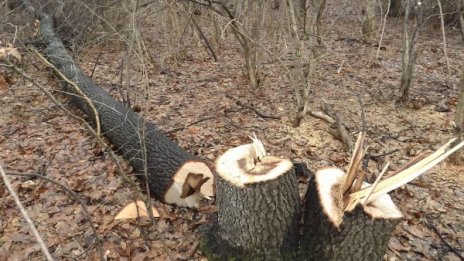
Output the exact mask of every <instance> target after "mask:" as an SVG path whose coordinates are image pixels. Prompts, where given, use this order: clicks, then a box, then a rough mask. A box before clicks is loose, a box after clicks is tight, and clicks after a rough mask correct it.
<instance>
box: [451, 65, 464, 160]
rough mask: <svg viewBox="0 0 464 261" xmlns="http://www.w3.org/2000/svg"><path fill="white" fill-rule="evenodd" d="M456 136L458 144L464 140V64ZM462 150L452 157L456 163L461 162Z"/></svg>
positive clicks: (460, 84)
mask: <svg viewBox="0 0 464 261" xmlns="http://www.w3.org/2000/svg"><path fill="white" fill-rule="evenodd" d="M454 134H455V135H456V137H457V138H458V139H457V141H456V144H457V143H459V142H460V141H462V140H463V134H464V64H463V65H462V66H461V75H460V82H459V96H458V104H457V106H456V114H455V115H454ZM461 155H462V150H459V151H458V152H456V153H454V154H453V155H452V156H451V157H452V158H453V160H454V161H455V162H459V161H460V160H459V159H460V156H461Z"/></svg>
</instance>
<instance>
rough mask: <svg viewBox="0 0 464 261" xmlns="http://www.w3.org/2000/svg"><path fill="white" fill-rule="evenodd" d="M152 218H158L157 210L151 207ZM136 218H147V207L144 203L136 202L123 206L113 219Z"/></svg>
mask: <svg viewBox="0 0 464 261" xmlns="http://www.w3.org/2000/svg"><path fill="white" fill-rule="evenodd" d="M152 213H153V217H160V214H159V212H158V210H157V209H156V208H154V207H152ZM137 217H148V212H147V207H146V206H145V202H143V201H142V200H137V202H131V203H130V204H128V205H127V206H125V207H124V208H123V209H122V210H121V211H120V212H119V213H118V214H117V215H116V217H115V218H114V219H132V218H137Z"/></svg>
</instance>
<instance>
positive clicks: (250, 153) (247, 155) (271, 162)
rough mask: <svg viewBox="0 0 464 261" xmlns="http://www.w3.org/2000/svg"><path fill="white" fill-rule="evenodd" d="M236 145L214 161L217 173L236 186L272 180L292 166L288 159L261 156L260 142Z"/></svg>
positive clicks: (261, 147) (262, 148)
mask: <svg viewBox="0 0 464 261" xmlns="http://www.w3.org/2000/svg"><path fill="white" fill-rule="evenodd" d="M253 141H254V142H253V143H250V144H245V145H242V146H238V147H236V148H233V149H230V150H228V151H226V152H225V153H224V154H223V155H222V156H221V157H219V159H218V160H217V161H216V170H217V172H218V175H220V176H221V177H222V178H223V179H225V180H227V181H228V182H230V183H231V184H234V185H235V186H237V187H245V186H246V185H247V184H253V183H259V182H265V181H269V180H274V179H276V178H277V177H280V176H281V175H283V174H285V173H287V172H288V171H289V170H290V169H291V168H292V166H293V164H292V162H291V161H290V160H288V159H281V158H279V157H274V156H263V155H264V154H265V153H263V151H264V147H263V146H262V143H261V142H260V141H259V140H258V141H259V145H260V146H256V140H253Z"/></svg>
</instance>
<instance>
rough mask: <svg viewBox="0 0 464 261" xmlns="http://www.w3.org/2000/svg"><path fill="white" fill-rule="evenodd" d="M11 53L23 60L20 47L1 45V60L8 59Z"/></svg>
mask: <svg viewBox="0 0 464 261" xmlns="http://www.w3.org/2000/svg"><path fill="white" fill-rule="evenodd" d="M10 55H11V56H13V57H14V58H16V59H18V61H21V54H20V53H19V51H18V49H16V48H14V47H0V61H6V60H7V59H8V56H10Z"/></svg>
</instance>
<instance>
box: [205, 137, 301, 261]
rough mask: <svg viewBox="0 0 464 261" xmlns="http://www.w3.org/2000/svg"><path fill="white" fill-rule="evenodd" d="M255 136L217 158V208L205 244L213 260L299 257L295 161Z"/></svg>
mask: <svg viewBox="0 0 464 261" xmlns="http://www.w3.org/2000/svg"><path fill="white" fill-rule="evenodd" d="M252 140H253V143H250V144H246V145H242V146H239V147H236V148H233V149H230V150H228V151H226V152H225V153H224V154H222V155H221V156H220V157H219V158H218V160H217V161H216V171H217V173H218V175H217V176H216V179H215V182H216V189H217V193H216V204H217V207H218V212H217V215H216V216H215V218H213V220H212V223H210V225H209V228H208V230H207V232H205V235H204V236H203V238H202V243H201V244H200V247H201V249H202V251H203V253H204V254H205V255H206V256H207V257H208V259H209V260H295V258H296V255H297V245H298V244H297V243H298V220H299V211H300V209H299V207H300V198H299V194H298V185H297V181H296V175H295V171H294V170H293V164H292V163H291V161H290V160H288V159H282V158H279V157H274V156H268V155H266V152H265V150H264V146H263V144H262V142H261V141H260V140H259V139H257V138H256V136H254V137H253V138H252Z"/></svg>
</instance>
